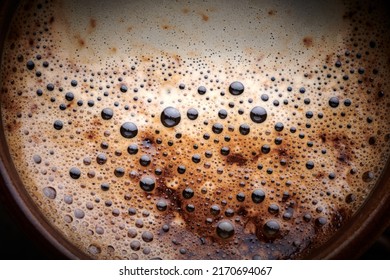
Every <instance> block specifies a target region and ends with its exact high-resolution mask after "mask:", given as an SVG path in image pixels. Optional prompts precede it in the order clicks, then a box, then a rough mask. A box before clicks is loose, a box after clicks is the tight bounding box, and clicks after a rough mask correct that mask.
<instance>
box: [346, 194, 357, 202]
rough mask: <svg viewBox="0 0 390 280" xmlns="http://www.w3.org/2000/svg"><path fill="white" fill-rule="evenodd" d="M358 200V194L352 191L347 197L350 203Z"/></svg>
mask: <svg viewBox="0 0 390 280" xmlns="http://www.w3.org/2000/svg"><path fill="white" fill-rule="evenodd" d="M355 200H356V196H355V195H354V194H352V193H350V194H348V195H347V196H346V197H345V202H346V203H348V204H350V203H352V202H354V201H355Z"/></svg>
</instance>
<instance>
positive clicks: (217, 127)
mask: <svg viewBox="0 0 390 280" xmlns="http://www.w3.org/2000/svg"><path fill="white" fill-rule="evenodd" d="M212 131H213V132H214V133H215V134H220V133H222V131H223V125H222V124H220V123H216V124H214V125H213V127H212Z"/></svg>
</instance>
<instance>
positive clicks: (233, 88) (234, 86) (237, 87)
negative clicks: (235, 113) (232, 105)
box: [229, 81, 244, 95]
mask: <svg viewBox="0 0 390 280" xmlns="http://www.w3.org/2000/svg"><path fill="white" fill-rule="evenodd" d="M229 92H230V93H231V94H232V95H240V94H242V93H243V92H244V85H243V84H242V83H241V82H237V81H236V82H233V83H231V84H230V86H229Z"/></svg>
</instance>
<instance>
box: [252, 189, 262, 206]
mask: <svg viewBox="0 0 390 280" xmlns="http://www.w3.org/2000/svg"><path fill="white" fill-rule="evenodd" d="M251 197H252V201H253V202H254V203H256V204H258V203H261V202H263V201H264V199H265V192H264V191H263V190H261V189H257V190H254V191H253V192H252V195H251Z"/></svg>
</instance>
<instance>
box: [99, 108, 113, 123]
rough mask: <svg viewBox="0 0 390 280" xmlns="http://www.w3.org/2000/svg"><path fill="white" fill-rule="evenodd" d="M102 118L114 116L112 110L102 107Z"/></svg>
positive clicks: (106, 118)
mask: <svg viewBox="0 0 390 280" xmlns="http://www.w3.org/2000/svg"><path fill="white" fill-rule="evenodd" d="M101 116H102V119H103V120H109V119H111V118H112V117H113V116H114V111H113V110H112V109H111V108H104V109H103V110H102V112H101Z"/></svg>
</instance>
